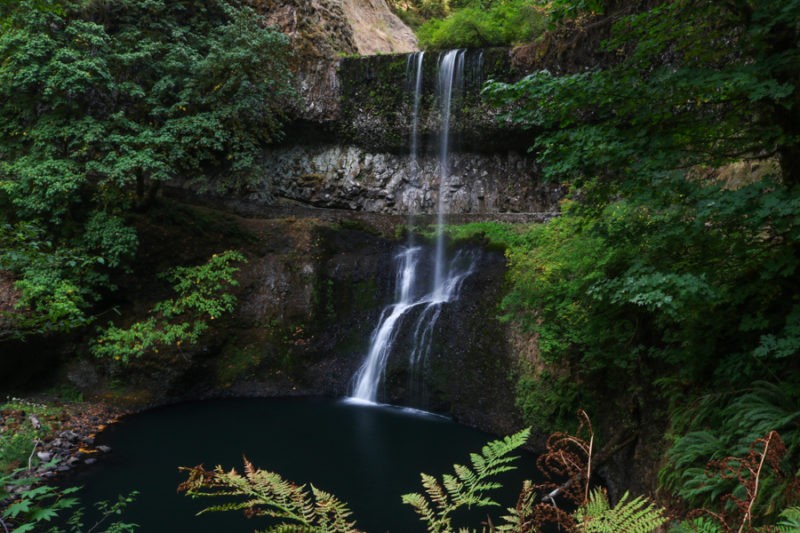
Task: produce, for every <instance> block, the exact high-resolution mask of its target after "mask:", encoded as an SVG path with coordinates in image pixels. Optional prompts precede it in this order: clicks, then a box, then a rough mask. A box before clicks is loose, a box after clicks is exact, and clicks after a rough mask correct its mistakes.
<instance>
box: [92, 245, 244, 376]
mask: <svg viewBox="0 0 800 533" xmlns="http://www.w3.org/2000/svg"><path fill="white" fill-rule="evenodd" d="M245 261H246V260H245V258H244V256H243V255H242V254H241V253H239V252H236V251H232V250H228V251H226V252H223V253H220V254H214V255H213V256H211V259H209V260H208V262H206V263H205V264H203V265H199V266H195V267H177V268H175V269H172V270H170V271H169V272H168V273H167V274H166V275H164V277H165V278H166V279H168V280H169V281H171V282H172V284H173V285H172V287H173V289H174V290H175V292H176V293H177V296H176V297H175V298H171V299H169V300H164V301H162V302H159V303H157V304H156V305H155V306H153V308H152V309H151V310H150V317H149V318H148V319H146V320H143V321H140V322H134V323H133V324H131V325H130V326H128V327H127V328H121V327H117V326H114V325H109V326H108V327H107V328H106V329H104V330H102V331H101V333H100V335H99V336H98V337H97V338H96V339H95V340H94V342H93V344H92V347H91V350H92V353H93V354H94V355H95V356H97V357H108V358H112V359H114V360H116V361H122V362H124V363H127V362H128V361H130V359H131V358H137V357H141V356H142V355H144V354H145V353H147V352H150V351H153V352H158V350H159V348H163V347H167V346H177V347H180V346H181V345H182V344H184V343H196V342H197V341H198V339H199V338H200V335H201V334H202V333H203V332H204V331H206V330H207V329H208V322H209V321H211V320H216V319H218V318H220V317H221V316H223V315H225V314H227V313H230V312H231V311H233V309H234V305H235V303H236V297H235V296H233V295H232V294H230V292H228V291H229V290H230V288H231V287H234V286H236V285H238V282H237V281H236V279H235V278H234V275H235V274H236V272H238V270H239V267H238V266H236V265H235V263H241V262H245Z"/></svg>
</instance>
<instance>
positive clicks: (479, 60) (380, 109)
mask: <svg viewBox="0 0 800 533" xmlns="http://www.w3.org/2000/svg"><path fill="white" fill-rule="evenodd" d="M412 59H413V58H412V57H410V56H408V55H399V54H396V55H386V56H376V57H369V58H348V59H345V60H343V61H342V63H341V65H340V67H339V69H338V71H337V73H336V77H335V80H334V81H332V82H331V83H333V84H336V85H337V86H339V89H338V91H339V93H338V94H339V100H338V103H337V104H336V106H335V107H336V114H335V118H334V119H332V120H330V121H313V120H299V121H296V122H294V123H293V124H291V125H290V126H289V127H288V128H287V135H286V139H285V141H284V142H283V143H281V144H278V145H272V146H268V147H266V148H265V150H264V154H263V157H262V160H261V164H260V166H259V168H258V170H257V171H256V172H255V173H254V175H253V176H252V177H251V179H249V180H248V182H247V183H246V184H240V185H239V186H238V187H235V188H233V189H229V190H226V191H221V192H222V194H223V195H224V196H225V197H227V198H231V197H235V198H238V199H240V200H247V201H250V202H253V203H254V204H255V205H261V206H272V205H286V204H287V203H288V204H290V205H305V206H313V207H324V208H331V209H346V210H351V211H363V212H370V213H387V214H431V213H435V212H436V210H437V206H438V205H439V194H440V191H443V193H444V199H443V200H444V202H443V203H444V205H446V206H447V211H448V213H452V214H478V213H479V214H487V215H491V214H498V213H505V214H507V213H555V212H557V211H558V201H559V199H560V198H562V197H563V194H564V190H563V188H562V187H561V186H559V185H558V184H553V183H545V182H544V181H543V180H542V179H541V173H540V170H539V168H538V167H537V165H536V163H535V160H534V158H533V157H532V156H530V155H529V154H528V153H527V147H528V146H529V145H530V144H531V143H532V142H533V141H532V138H531V137H530V135H529V134H528V133H526V132H523V131H518V130H515V129H514V128H513V127H511V126H510V125H508V124H502V123H501V122H500V121H499V120H498V114H499V112H498V111H497V110H496V109H493V108H492V107H490V106H489V105H488V104H487V103H486V102H484V101H483V100H482V99H481V96H480V91H481V88H482V86H483V83H484V82H485V81H486V80H487V79H496V80H511V79H514V78H515V77H517V76H518V73H517V72H516V71H515V70H514V69H513V68H512V67H511V63H510V56H509V55H508V50H507V49H488V50H475V51H467V52H466V53H465V55H464V63H463V83H462V85H461V86H460V87H458V88H457V90H455V91H454V97H453V103H452V106H451V110H452V112H451V118H450V131H449V138H450V143H449V144H450V153H449V157H448V166H449V171H448V173H447V176H446V177H445V178H444V179H445V180H446V182H445V183H444V187H443V188H442V187H440V180H441V175H442V172H441V171H440V163H441V162H440V159H439V151H440V139H441V137H442V135H443V132H442V130H441V123H442V120H441V111H440V107H441V106H440V103H439V101H438V96H437V94H436V90H435V88H436V78H437V69H438V63H439V60H440V58H439V54H437V53H426V54H425V56H424V57H423V61H422V71H423V72H422V79H423V83H422V87H423V90H422V91H421V93H420V97H419V107H418V122H417V128H416V130H417V142H416V145H417V147H418V148H417V154H416V155H415V156H412V155H411V153H410V145H411V139H410V137H411V132H412V116H413V109H412V108H413V105H414V95H413V93H412V91H411V90H409V81H410V80H409V78H410V77H412V76H410V75H409V73H411V74H413V71H411V69H409V67H410V66H412V65H411V61H412ZM414 60H415V59H414ZM328 109H330V107H329V108H328ZM175 185H177V186H178V187H181V188H183V189H187V190H190V191H191V190H195V189H196V188H197V187H196V186H195V184H193V183H192V182H191V181H187V182H184V183H176V184H175Z"/></svg>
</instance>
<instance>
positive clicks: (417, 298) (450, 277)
mask: <svg viewBox="0 0 800 533" xmlns="http://www.w3.org/2000/svg"><path fill="white" fill-rule="evenodd" d="M423 61H424V53H423V52H418V53H416V54H412V55H411V56H409V59H408V65H407V70H406V76H407V83H408V85H409V87H411V86H412V84H411V79H412V73H413V88H414V99H413V108H412V109H413V114H412V126H411V143H410V144H411V154H410V155H411V160H412V168H416V165H415V164H414V163H415V162H416V158H417V151H418V123H419V106H420V101H421V94H422V82H423V80H422V66H423ZM412 67H413V68H412ZM463 79H464V51H463V50H451V51H449V52H446V53H444V54H442V55H440V56H439V64H438V79H437V90H438V101H439V109H440V113H441V134H440V137H439V198H438V206H437V232H436V233H437V236H436V245H435V247H434V250H433V277H432V280H433V283H432V285H430V286H424V285H425V284H424V283H423V282H424V281H426V280H430V279H431V276H430V271H428V270H426V269H425V268H423V265H425V264H429V263H430V261H427V262H426V261H423V257H422V256H423V252H424V249H423V248H422V247H419V246H413V244H412V243H411V242H409V245H408V246H407V247H406V248H405V249H404V250H403V251H402V252H401V253H400V254H398V256H397V258H396V260H397V275H396V283H397V289H396V300H395V302H394V303H393V304H391V305H389V306H388V307H386V308H385V309H384V310H383V313H382V314H381V318H380V320H379V321H378V326H377V327H376V328H375V330H374V331H373V333H372V338H371V341H370V347H369V351H368V352H367V357H366V359H365V360H364V363H363V364H362V365H361V368H359V370H358V372H356V374H355V376H354V378H353V380H354V386H353V390H352V396H351V397H352V398H353V399H355V400H359V401H364V402H372V403H375V402H377V400H378V392H379V389H380V385H381V382H382V380H383V376H384V373H385V369H386V363H387V360H388V358H389V355H390V354H391V352H392V349H393V347H394V346H395V344H396V340H397V337H398V335H399V333H400V331H401V328H402V327H403V323H404V321H405V318H406V317H409V316H414V315H416V318H415V321H414V323H413V325H412V327H411V329H410V331H411V332H412V336H413V337H412V339H411V341H412V342H411V348H410V352H409V375H410V376H411V383H410V385H411V386H410V389H412V393H413V392H415V391H414V389H417V388H421V387H419V386H418V382H419V379H417V378H418V377H419V376H420V375H421V369H422V367H423V365H424V362H425V359H426V357H427V356H428V355H429V353H430V349H431V341H432V337H433V330H434V327H435V325H436V322H437V320H438V319H439V316H440V315H441V310H442V304H444V303H447V302H450V301H452V300H453V299H456V298H458V293H459V290H460V288H461V285H462V284H463V281H464V279H466V278H467V276H469V275H470V274H472V272H473V270H474V268H475V264H476V261H477V257H476V255H475V254H474V253H468V252H463V251H461V252H459V253H457V254H456V255H455V257H453V259H452V260H451V261H450V262H447V261H446V259H445V238H444V232H443V227H444V216H445V214H446V212H447V200H446V196H447V182H448V179H449V177H450V165H449V157H450V117H451V106H452V101H453V95H454V94H457V93H458V91H460V90H461V88H462V86H463Z"/></svg>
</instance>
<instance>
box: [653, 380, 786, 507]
mask: <svg viewBox="0 0 800 533" xmlns="http://www.w3.org/2000/svg"><path fill="white" fill-rule="evenodd" d="M798 422H800V394H798V391H797V385H791V384H787V383H780V384H774V383H769V382H765V381H761V382H756V383H754V384H753V386H752V388H750V389H749V390H747V391H745V392H743V393H739V394H733V395H727V396H726V395H718V394H716V395H714V394H709V395H707V396H705V397H703V398H701V399H700V400H699V401H698V402H697V404H696V405H694V406H691V407H688V408H686V409H684V410H683V411H682V412H681V413H680V416H678V417H676V424H677V425H676V428H675V429H676V430H677V431H679V432H681V433H682V432H683V431H686V430H687V429H688V430H689V431H687V432H686V433H684V434H681V435H680V436H679V437H678V438H677V439H676V440H675V442H674V444H673V446H672V448H671V449H670V450H669V452H668V454H667V461H668V462H667V466H666V467H665V468H664V469H663V470H662V472H661V482H662V483H663V484H664V485H665V486H666V487H667V488H669V489H671V490H672V491H673V492H674V493H675V494H677V495H679V496H680V497H681V498H683V499H684V500H685V501H686V502H687V503H688V504H689V505H691V506H693V507H698V508H706V509H715V508H716V509H718V511H722V510H724V507H722V508H720V506H719V503H720V501H721V500H720V498H721V497H722V495H724V494H734V495H738V496H741V492H742V489H741V488H740V487H739V481H740V480H738V479H732V478H729V477H726V476H723V475H721V474H720V473H719V472H713V471H709V469H708V468H707V463H708V462H709V461H711V460H720V459H722V458H724V457H728V456H736V457H744V456H746V455H747V454H748V452H749V450H750V449H751V447H752V443H753V442H755V441H757V440H758V439H759V438H761V437H763V436H764V435H766V434H768V433H769V432H770V431H777V432H778V433H780V435H781V439H782V441H783V444H782V445H783V446H785V454H784V456H783V457H782V459H781V463H780V468H779V469H778V470H777V471H772V470H765V471H764V472H763V473H762V476H761V479H760V481H759V484H760V485H761V486H762V487H764V488H763V489H762V490H761V495H760V497H759V501H758V503H759V505H758V508H757V509H758V511H759V514H760V515H763V516H766V517H770V518H771V519H774V518H775V516H776V515H777V514H778V512H780V510H781V509H783V508H784V507H786V506H788V505H791V504H797V503H798V495H797V494H796V489H797V480H796V479H795V472H796V470H797V465H798V464H800V430H798ZM696 427H713V428H715V429H714V430H713V431H712V430H702V431H698V430H693V431H692V430H691V429H694V428H696Z"/></svg>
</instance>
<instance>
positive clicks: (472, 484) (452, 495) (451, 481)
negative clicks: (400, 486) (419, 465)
mask: <svg viewBox="0 0 800 533" xmlns="http://www.w3.org/2000/svg"><path fill="white" fill-rule="evenodd" d="M529 437H530V430H529V429H525V430H522V431H520V432H518V433H515V434H514V435H510V436H508V437H505V438H504V439H503V440H501V441H493V442H490V443H489V444H487V445H486V446H484V447H483V450H481V454H480V455H479V454H476V453H473V454H471V455H470V462H471V467H468V466H464V465H459V464H456V465H453V470H454V474H445V475H444V476H442V481H441V482H440V481H438V480H437V479H436V478H435V477H433V476H430V475H428V474H421V477H422V486H423V487H424V489H425V494H422V493H418V492H415V493H411V494H404V495H403V503H407V504H408V505H411V506H412V507H413V508H414V510H415V511H416V513H417V514H418V515H419V516H420V518H421V520H422V521H423V522H425V524H426V526H427V528H428V531H430V532H447V531H452V530H453V524H452V514H453V512H454V511H456V510H457V509H459V508H461V507H467V508H472V507H473V506H474V507H491V506H497V505H499V504H498V503H497V502H496V501H494V500H493V499H492V498H491V497H489V496H488V494H487V493H488V492H489V491H492V490H495V489H498V488H500V484H499V483H497V482H495V481H491V479H492V478H493V477H495V476H496V475H497V474H500V473H502V472H507V471H509V470H512V469H513V468H514V467H513V466H511V463H512V462H513V461H514V460H516V459H517V457H514V456H510V455H509V454H511V453H512V452H513V451H514V450H516V449H518V448H519V447H521V446H522V445H524V444H525V442H527V440H528V438H529Z"/></svg>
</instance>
